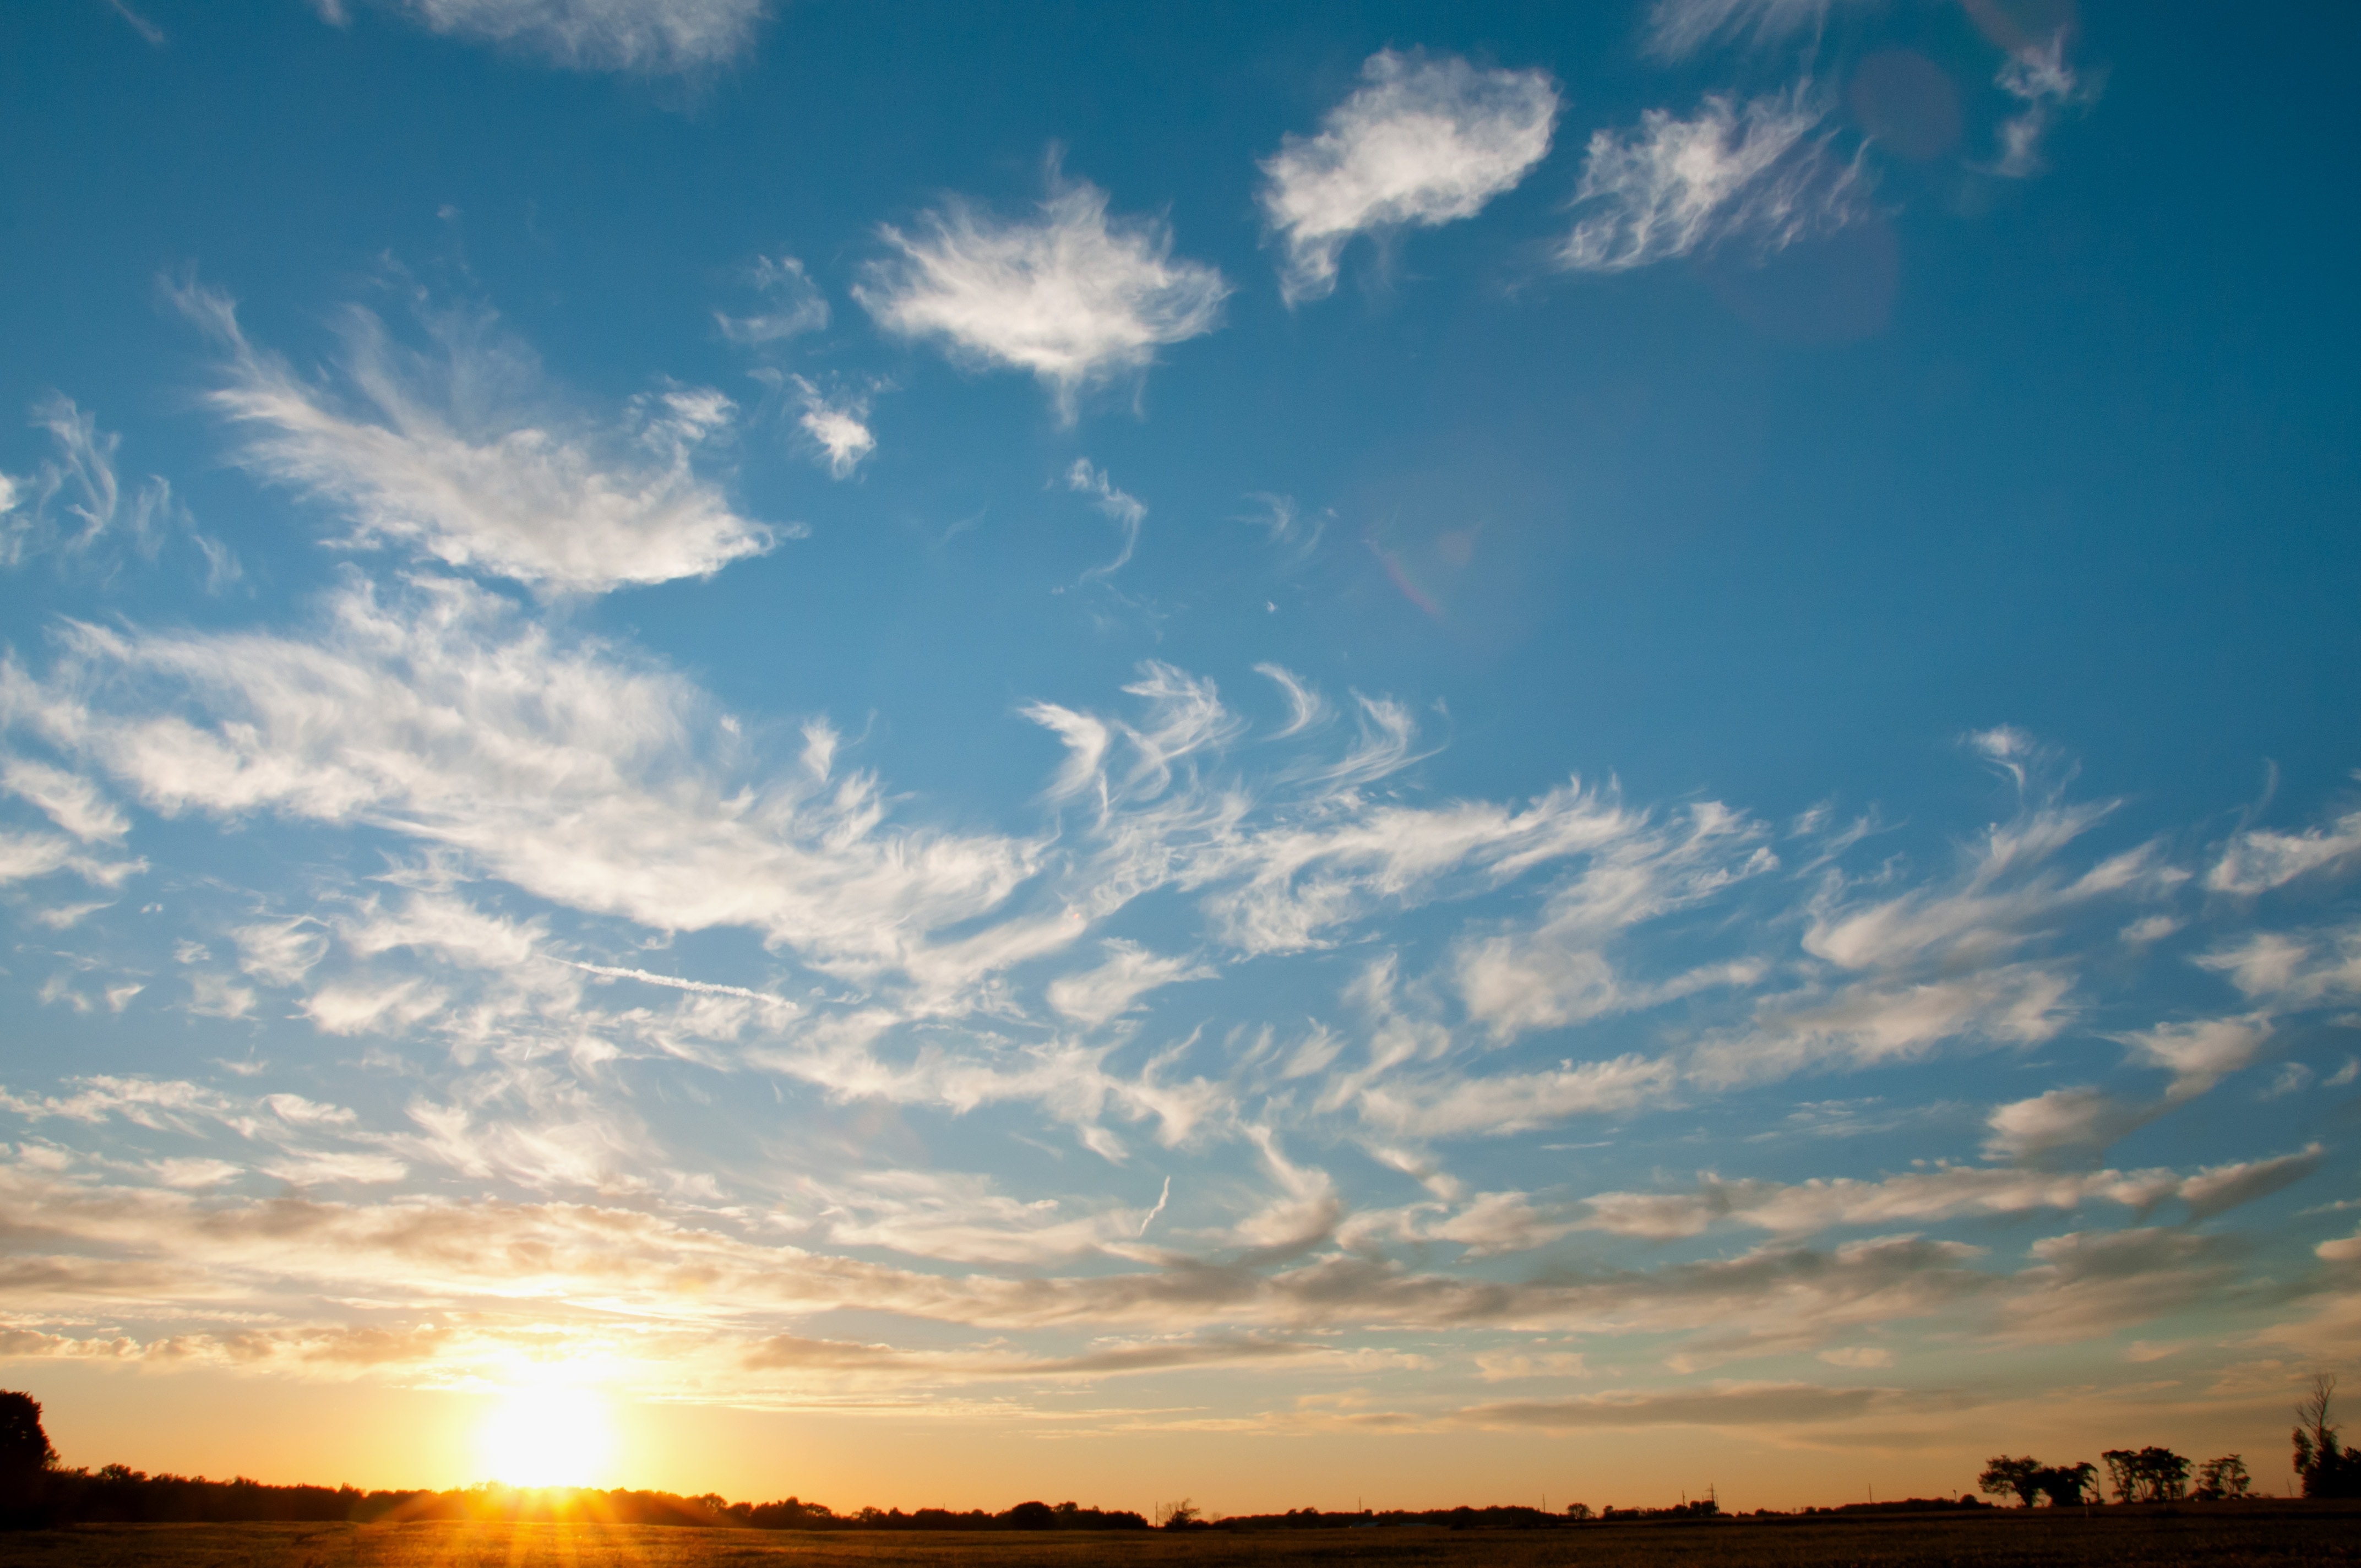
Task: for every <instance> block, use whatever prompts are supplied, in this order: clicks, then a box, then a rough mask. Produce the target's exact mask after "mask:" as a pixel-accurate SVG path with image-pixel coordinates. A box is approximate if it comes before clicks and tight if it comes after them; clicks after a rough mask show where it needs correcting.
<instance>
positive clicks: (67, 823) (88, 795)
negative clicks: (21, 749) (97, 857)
mask: <svg viewBox="0 0 2361 1568" xmlns="http://www.w3.org/2000/svg"><path fill="white" fill-rule="evenodd" d="M0 788H5V790H7V792H8V793H9V794H10V795H16V796H17V797H18V798H19V799H22V800H27V801H30V802H31V803H32V804H33V805H35V806H39V807H40V808H41V810H42V811H44V812H45V813H47V814H48V816H49V820H50V821H52V822H54V823H56V824H57V825H58V826H59V827H60V828H64V829H65V830H66V831H67V832H69V833H71V834H72V835H73V836H74V837H75V838H77V839H81V840H82V842H83V843H85V844H87V843H91V842H93V841H94V840H95V841H98V842H103V843H120V842H121V841H122V840H123V838H124V836H125V835H126V834H127V833H129V832H130V831H131V822H130V819H129V818H128V817H125V816H124V815H123V810H122V808H121V807H120V806H116V805H115V803H114V802H113V801H111V800H109V799H107V798H106V797H105V796H104V795H101V794H100V793H99V790H98V786H97V785H96V784H92V783H91V782H90V780H88V779H86V778H83V777H82V775H81V774H79V773H68V772H66V771H65V770H64V769H63V768H53V767H51V766H49V764H48V763H46V762H31V761H28V760H27V759H25V758H23V757H7V758H4V759H0Z"/></svg>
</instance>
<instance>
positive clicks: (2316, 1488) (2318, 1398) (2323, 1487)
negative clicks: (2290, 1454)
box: [2293, 1372, 2361, 1497]
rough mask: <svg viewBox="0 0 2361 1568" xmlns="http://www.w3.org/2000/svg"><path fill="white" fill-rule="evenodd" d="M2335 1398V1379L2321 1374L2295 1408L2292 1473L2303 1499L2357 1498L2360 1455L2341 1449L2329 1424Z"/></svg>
mask: <svg viewBox="0 0 2361 1568" xmlns="http://www.w3.org/2000/svg"><path fill="white" fill-rule="evenodd" d="M2335 1396H2336V1378H2335V1377H2334V1376H2333V1375H2332V1374H2330V1373H2326V1372H2323V1373H2320V1374H2319V1375H2317V1376H2314V1377H2313V1378H2312V1393H2311V1395H2310V1396H2309V1397H2308V1398H2305V1399H2304V1401H2303V1402H2302V1403H2301V1404H2300V1405H2298V1406H2296V1408H2295V1420H2296V1428H2295V1432H2294V1434H2293V1436H2294V1440H2295V1473H2296V1475H2299V1476H2301V1478H2302V1480H2303V1495H2304V1496H2305V1497H2361V1453H2354V1452H2353V1451H2352V1450H2350V1449H2347V1448H2345V1447H2343V1446H2341V1445H2340V1444H2339V1443H2338V1442H2337V1441H2336V1428H2335V1427H2334V1426H2333V1425H2331V1424H2330V1423H2329V1420H2328V1407H2329V1402H2330V1401H2331V1400H2332V1399H2334V1398H2335Z"/></svg>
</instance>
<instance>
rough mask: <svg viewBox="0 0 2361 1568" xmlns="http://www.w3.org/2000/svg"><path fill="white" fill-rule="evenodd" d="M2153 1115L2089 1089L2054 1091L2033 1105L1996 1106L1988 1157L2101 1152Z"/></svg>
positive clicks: (2023, 1102) (2035, 1099) (2034, 1100)
mask: <svg viewBox="0 0 2361 1568" xmlns="http://www.w3.org/2000/svg"><path fill="white" fill-rule="evenodd" d="M2154 1115H2155V1112H2154V1110H2153V1109H2144V1108H2141V1107H2137V1106H2133V1105H2127V1104H2125V1103H2124V1102H2120V1101H2118V1100H2116V1099H2115V1098H2114V1096H2112V1095H2109V1094H2106V1093H2103V1092H2102V1091H2099V1090H2096V1089H2091V1088H2073V1089H2052V1090H2050V1091H2048V1092H2047V1093H2043V1094H2037V1095H2035V1096H2034V1097H2033V1098H2032V1099H2030V1100H2018V1101H2015V1102H2011V1103H2009V1104H2006V1105H2002V1106H1997V1107H1995V1108H1994V1109H1993V1113H1992V1114H1991V1116H1990V1117H1989V1118H1988V1119H1987V1124H1988V1125H1989V1126H1990V1127H1991V1129H1992V1130H1991V1134H1990V1135H1989V1136H1988V1137H1986V1138H1985V1140H1984V1148H1985V1150H1986V1151H1987V1152H1988V1153H1991V1154H1993V1155H1996V1156H2001V1157H2005V1158H2009V1159H2024V1160H2038V1159H2042V1158H2044V1157H2048V1156H2049V1155H2053V1154H2059V1153H2063V1152H2068V1151H2072V1150H2078V1149H2085V1148H2103V1147H2105V1146H2107V1145H2109V1144H2111V1143H2114V1141H2115V1140H2116V1139H2117V1138H2120V1137H2122V1136H2123V1135H2125V1134H2126V1133H2129V1132H2131V1131H2132V1130H2133V1129H2135V1128H2136V1127H2138V1126H2141V1125H2142V1124H2145V1123H2147V1121H2149V1120H2150V1119H2152V1117H2153V1116H2154Z"/></svg>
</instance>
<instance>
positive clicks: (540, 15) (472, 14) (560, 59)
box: [313, 0, 766, 73]
mask: <svg viewBox="0 0 2361 1568" xmlns="http://www.w3.org/2000/svg"><path fill="white" fill-rule="evenodd" d="M375 3H376V4H379V5H384V6H386V7H387V8H389V9H391V10H395V11H399V12H400V13H401V14H402V15H403V16H408V17H409V18H410V19H411V20H412V21H413V22H416V23H417V24H418V25H419V26H421V27H425V28H427V29H429V30H430V31H433V32H437V33H445V34H448V35H450V36H452V37H454V38H468V39H472V40H475V41H478V42H482V43H494V44H508V45H511V46H514V47H516V48H518V49H524V50H527V51H529V52H531V53H533V54H536V55H539V56H541V57H543V58H544V59H545V60H549V61H551V62H552V63H554V64H556V65H561V66H566V67H567V68H569V69H572V70H577V71H647V72H654V73H664V72H675V71H698V70H703V69H708V68H711V67H713V66H717V65H720V64H723V63H725V62H726V61H728V60H731V59H733V58H734V57H736V56H737V55H738V54H740V53H741V52H742V51H743V50H745V49H747V48H748V47H749V46H750V45H751V44H752V42H753V38H754V27H755V24H756V23H757V22H759V21H761V20H762V17H763V12H764V10H765V9H766V5H765V0H375ZM347 4H348V0H313V5H314V6H315V7H317V8H318V10H319V11H320V14H321V15H322V16H324V17H325V18H326V19H327V20H328V21H330V22H333V23H337V24H342V23H343V22H344V21H345V19H346V14H347V12H346V6H347Z"/></svg>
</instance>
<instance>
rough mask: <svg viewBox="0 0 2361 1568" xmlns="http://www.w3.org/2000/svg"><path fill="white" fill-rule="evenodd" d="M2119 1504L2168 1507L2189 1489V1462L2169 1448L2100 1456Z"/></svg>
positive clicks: (2122, 1450)
mask: <svg viewBox="0 0 2361 1568" xmlns="http://www.w3.org/2000/svg"><path fill="white" fill-rule="evenodd" d="M2099 1457H2100V1458H2101V1459H2103V1460H2105V1461H2106V1464H2107V1482H2108V1485H2109V1486H2113V1487H2114V1493H2115V1501H2117V1502H2119V1503H2169V1502H2171V1501H2172V1500H2173V1499H2175V1498H2176V1497H2180V1495H2181V1494H2182V1493H2183V1492H2184V1491H2186V1490H2187V1489H2188V1486H2189V1461H2187V1460H2186V1459H2183V1458H2181V1457H2180V1455H2179V1454H2177V1453H2173V1452H2172V1450H2170V1449H2169V1448H2155V1447H2149V1448H2143V1449H2139V1450H2136V1451H2135V1450H2132V1449H2128V1448H2111V1449H2109V1450H2107V1452H2106V1453H2102V1454H2101V1455H2099Z"/></svg>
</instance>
